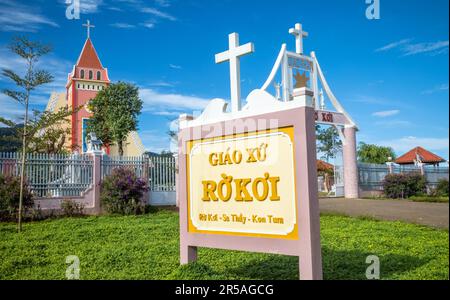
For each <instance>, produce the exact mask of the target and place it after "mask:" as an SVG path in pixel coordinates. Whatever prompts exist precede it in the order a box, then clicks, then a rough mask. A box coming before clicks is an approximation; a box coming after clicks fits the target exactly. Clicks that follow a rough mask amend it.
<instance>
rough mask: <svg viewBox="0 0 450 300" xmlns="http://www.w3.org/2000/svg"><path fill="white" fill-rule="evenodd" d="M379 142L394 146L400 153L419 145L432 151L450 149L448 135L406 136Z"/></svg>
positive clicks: (383, 144)
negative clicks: (437, 136) (441, 136)
mask: <svg viewBox="0 0 450 300" xmlns="http://www.w3.org/2000/svg"><path fill="white" fill-rule="evenodd" d="M377 144H379V145H382V146H389V147H392V148H393V149H394V150H395V151H396V152H398V153H404V152H406V151H409V150H411V149H413V148H415V147H417V146H421V147H424V148H425V149H428V150H430V151H447V153H448V149H449V139H448V137H444V138H430V137H415V136H406V137H402V138H399V139H392V140H384V141H380V142H378V143H377Z"/></svg>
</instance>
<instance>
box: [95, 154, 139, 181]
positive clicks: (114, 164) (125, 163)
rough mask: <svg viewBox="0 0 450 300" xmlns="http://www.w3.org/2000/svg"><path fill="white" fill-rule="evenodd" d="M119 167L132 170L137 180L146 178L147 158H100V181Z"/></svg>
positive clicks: (104, 156) (105, 156)
mask: <svg viewBox="0 0 450 300" xmlns="http://www.w3.org/2000/svg"><path fill="white" fill-rule="evenodd" d="M119 167H126V168H130V169H132V170H133V171H134V172H135V174H136V176H137V177H139V178H147V177H148V175H147V174H148V173H147V172H148V171H147V170H146V168H148V156H107V155H103V156H102V179H103V178H104V177H105V176H109V175H111V173H112V170H114V169H115V168H119Z"/></svg>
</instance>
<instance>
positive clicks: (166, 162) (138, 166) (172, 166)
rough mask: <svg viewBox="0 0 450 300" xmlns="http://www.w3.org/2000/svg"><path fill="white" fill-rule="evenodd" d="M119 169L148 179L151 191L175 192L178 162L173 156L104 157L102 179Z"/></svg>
mask: <svg viewBox="0 0 450 300" xmlns="http://www.w3.org/2000/svg"><path fill="white" fill-rule="evenodd" d="M118 167H126V168H131V169H132V170H133V171H134V172H135V173H136V176H138V177H140V178H145V179H148V182H149V187H150V191H153V192H175V189H176V187H175V186H176V183H175V178H176V176H175V175H176V161H175V158H174V157H172V156H156V155H155V156H150V157H149V156H145V155H144V156H136V157H108V156H103V157H102V178H104V177H105V176H108V175H110V174H111V172H112V170H113V169H115V168H118Z"/></svg>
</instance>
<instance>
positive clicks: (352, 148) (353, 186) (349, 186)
mask: <svg viewBox="0 0 450 300" xmlns="http://www.w3.org/2000/svg"><path fill="white" fill-rule="evenodd" d="M344 137H345V141H344V145H343V152H344V155H343V160H344V194H345V198H348V199H357V198H358V197H359V187H358V165H357V162H356V127H355V126H345V127H344Z"/></svg>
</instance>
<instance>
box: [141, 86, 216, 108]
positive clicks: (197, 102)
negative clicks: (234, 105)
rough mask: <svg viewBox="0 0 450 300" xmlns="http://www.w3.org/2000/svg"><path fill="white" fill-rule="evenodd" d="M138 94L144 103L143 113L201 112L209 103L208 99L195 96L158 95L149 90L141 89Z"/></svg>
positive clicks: (158, 93)
mask: <svg viewBox="0 0 450 300" xmlns="http://www.w3.org/2000/svg"><path fill="white" fill-rule="evenodd" d="M139 93H140V97H141V99H142V100H143V101H144V109H143V111H144V112H145V111H147V112H158V111H170V112H180V113H181V112H190V113H192V111H200V110H203V109H204V108H205V107H206V105H207V104H208V103H209V101H210V99H205V98H200V97H195V96H186V95H181V94H175V93H160V92H158V91H156V90H153V89H149V88H142V89H140V91H139Z"/></svg>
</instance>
